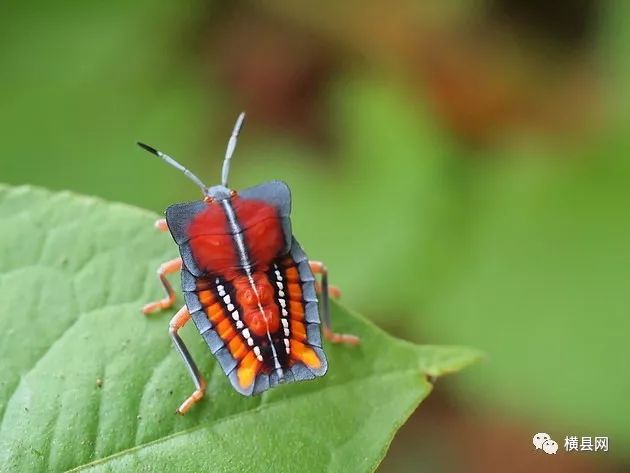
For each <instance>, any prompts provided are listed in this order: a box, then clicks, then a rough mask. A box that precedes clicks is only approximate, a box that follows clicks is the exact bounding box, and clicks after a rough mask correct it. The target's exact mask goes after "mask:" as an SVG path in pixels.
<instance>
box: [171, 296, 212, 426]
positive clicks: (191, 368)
mask: <svg viewBox="0 0 630 473" xmlns="http://www.w3.org/2000/svg"><path fill="white" fill-rule="evenodd" d="M189 320H190V312H188V308H187V307H186V306H183V307H182V308H181V309H179V310H178V311H177V313H176V314H175V315H174V316H173V318H172V319H171V322H170V324H169V328H168V333H169V334H170V335H171V339H172V340H173V343H174V344H175V348H177V351H178V352H179V354H180V355H181V356H182V359H183V360H184V364H185V365H186V368H188V372H189V373H190V376H191V378H192V380H193V383H194V384H195V390H194V391H193V393H192V394H191V395H190V396H188V398H187V399H186V400H185V401H184V402H183V403H182V405H181V406H179V407H178V408H177V413H178V414H180V415H184V414H186V412H188V409H190V408H191V407H192V406H193V404H195V403H196V402H197V401H199V400H200V399H201V398H202V397H203V395H204V392H205V390H206V382H205V381H204V379H203V377H202V376H201V373H199V369H198V368H197V365H196V364H195V361H194V360H193V359H192V356H190V352H189V351H188V348H186V345H185V344H184V342H183V341H182V339H181V338H180V337H179V334H178V331H179V329H180V328H182V327H183V326H184V325H186V323H187V322H188V321H189Z"/></svg>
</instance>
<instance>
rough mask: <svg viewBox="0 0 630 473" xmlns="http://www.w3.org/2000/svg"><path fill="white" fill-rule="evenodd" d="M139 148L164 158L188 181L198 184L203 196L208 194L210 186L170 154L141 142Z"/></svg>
mask: <svg viewBox="0 0 630 473" xmlns="http://www.w3.org/2000/svg"><path fill="white" fill-rule="evenodd" d="M138 146H140V147H141V148H143V149H145V150H147V151H148V152H149V153H152V154H154V155H156V156H157V157H159V158H162V159H163V160H164V161H166V163H168V164H170V165H171V166H173V167H174V168H175V169H179V170H180V171H181V172H183V173H184V174H185V175H186V177H187V178H188V179H190V180H191V181H193V182H194V183H195V184H197V186H198V187H199V188H200V189H201V192H203V195H206V194H207V192H208V186H206V185H205V184H204V183H203V182H201V179H199V178H198V177H197V176H195V175H194V174H193V173H192V171H190V170H189V169H188V168H185V167H184V166H182V165H181V164H179V163H178V162H177V161H175V160H174V159H173V158H171V157H170V156H169V155H168V154H164V153H162V152H161V151H160V150H157V149H155V148H153V147H152V146H149V145H145V144H144V143H140V142H139V141H138Z"/></svg>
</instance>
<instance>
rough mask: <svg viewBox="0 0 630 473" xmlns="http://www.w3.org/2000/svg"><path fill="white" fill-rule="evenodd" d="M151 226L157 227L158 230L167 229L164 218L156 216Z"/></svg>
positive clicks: (163, 230)
mask: <svg viewBox="0 0 630 473" xmlns="http://www.w3.org/2000/svg"><path fill="white" fill-rule="evenodd" d="M153 226H154V227H155V228H157V229H158V231H160V232H165V231H167V230H168V225H167V224H166V219H165V218H158V219H157V220H156V221H155V223H154V224H153Z"/></svg>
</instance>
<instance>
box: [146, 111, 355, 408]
mask: <svg viewBox="0 0 630 473" xmlns="http://www.w3.org/2000/svg"><path fill="white" fill-rule="evenodd" d="M244 119H245V115H244V113H241V114H240V115H239V117H238V119H237V121H236V124H235V125H234V130H233V131H232V135H231V136H230V139H229V141H228V145H227V150H226V152H225V158H224V160H223V168H222V175H221V184H220V185H215V186H212V187H207V186H206V185H205V184H204V183H203V182H202V181H201V180H200V179H199V178H198V177H197V176H195V175H194V174H193V173H192V172H191V171H189V170H188V169H186V168H185V167H184V166H182V165H181V164H179V163H178V162H177V161H175V160H174V159H173V158H171V157H170V156H168V155H166V154H164V153H162V152H161V151H158V150H156V149H155V148H152V147H151V146H148V145H145V144H143V143H138V145H140V146H141V147H142V148H144V149H145V150H147V151H149V152H151V153H153V154H154V155H156V156H158V157H160V158H161V159H163V160H164V161H166V162H167V163H168V164H170V165H171V166H173V167H175V168H177V169H179V170H180V171H182V172H183V173H184V174H185V175H186V176H187V177H188V178H189V179H190V180H192V181H193V182H194V183H195V184H196V185H197V186H198V187H199V188H200V189H201V191H202V193H203V198H202V199H201V200H198V201H195V202H189V203H181V204H174V205H171V206H170V207H168V208H167V209H166V218H165V219H160V220H158V221H157V222H155V226H156V228H157V229H158V230H160V231H167V230H168V231H170V233H171V236H172V237H173V239H174V240H175V242H176V243H177V245H178V246H179V253H180V256H179V257H178V258H175V259H172V260H170V261H167V262H165V263H163V264H162V265H161V266H160V267H159V269H158V277H159V279H160V281H161V283H162V285H163V286H164V290H165V291H166V297H165V298H164V299H161V300H158V301H155V302H151V303H149V304H146V305H145V306H144V307H143V308H142V312H143V313H144V314H150V313H152V312H155V311H158V310H163V309H168V308H170V307H171V306H172V305H173V304H174V303H175V292H174V291H173V288H172V286H171V284H170V283H169V281H168V279H167V275H168V274H171V273H174V272H177V271H181V281H182V291H183V294H184V300H185V305H184V306H183V307H182V308H181V309H179V311H177V313H176V314H175V316H174V317H173V318H172V319H171V321H170V324H169V333H170V336H171V338H172V340H173V343H174V345H175V347H176V349H177V351H178V352H179V354H180V355H181V357H182V359H183V361H184V363H185V365H186V367H187V368H188V371H189V373H190V375H191V377H192V380H193V383H194V385H195V390H194V391H193V393H192V394H191V395H190V396H189V397H188V398H187V399H186V400H185V401H184V402H183V403H182V404H181V406H180V407H179V408H178V409H177V412H178V413H179V414H182V415H183V414H185V413H186V412H187V411H188V410H189V409H190V408H191V407H192V406H193V405H194V404H195V403H196V402H198V401H199V400H200V399H201V398H202V397H203V396H204V392H205V388H206V383H205V381H204V379H203V377H202V375H201V373H200V372H199V369H198V368H197V365H196V364H195V361H194V360H193V358H192V357H191V355H190V352H189V351H188V349H187V348H186V345H185V344H184V342H183V341H182V339H181V338H180V336H179V334H178V332H179V330H180V329H181V328H182V327H183V326H184V325H185V324H187V323H188V322H189V321H190V320H191V319H192V320H193V322H194V324H195V325H196V326H197V329H198V330H199V333H200V334H201V336H202V337H203V338H204V340H205V341H206V343H207V345H208V347H209V348H210V351H211V352H212V354H213V355H214V356H215V358H216V359H217V361H218V362H219V364H220V366H221V368H222V369H223V371H224V372H225V374H226V376H227V377H228V378H229V380H230V382H231V384H232V387H233V388H234V389H235V390H236V391H238V392H239V393H241V394H243V395H245V396H251V395H253V394H258V393H261V392H263V391H266V390H267V389H269V388H272V387H275V386H277V385H278V384H280V383H284V382H293V381H301V380H308V379H313V378H316V377H319V376H323V375H324V374H325V373H326V370H327V367H328V363H327V360H326V355H325V353H324V350H323V347H322V341H321V331H320V313H319V306H320V299H321V315H322V322H323V334H324V336H325V338H326V339H328V340H329V341H331V342H335V343H337V342H344V343H349V344H356V343H358V342H359V339H358V338H357V337H356V336H354V335H348V334H340V333H335V332H333V331H332V329H331V325H330V313H329V305H328V296H329V291H330V294H331V295H336V294H337V295H338V290H336V289H335V288H333V287H332V286H331V287H329V286H328V272H327V270H326V266H325V265H324V264H323V263H321V262H316V261H309V260H308V258H307V256H306V254H305V253H304V251H303V250H302V248H301V247H300V244H299V243H298V242H297V240H296V239H295V237H294V236H293V233H292V231H291V220H290V212H291V193H290V190H289V187H288V186H287V184H285V183H284V182H281V181H271V182H267V183H264V184H261V185H258V186H255V187H250V188H247V189H244V190H241V191H238V192H237V191H235V190H233V189H230V188H229V187H228V174H229V170H230V160H231V159H232V155H233V153H234V149H235V147H236V142H237V138H238V135H239V133H240V130H241V128H242V126H243V122H244ZM315 274H317V275H320V279H321V282H320V281H317V280H316V278H315Z"/></svg>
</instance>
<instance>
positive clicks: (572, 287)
mask: <svg viewBox="0 0 630 473" xmlns="http://www.w3.org/2000/svg"><path fill="white" fill-rule="evenodd" d="M241 110H246V111H247V112H248V122H247V125H246V127H245V129H244V132H243V134H242V135H241V140H240V142H239V145H238V148H237V151H236V156H235V158H234V161H233V167H232V172H231V185H232V186H233V187H235V188H237V189H238V188H242V187H246V186H250V185H254V184H256V183H259V182H261V181H264V180H269V179H276V178H279V179H283V180H286V181H287V182H288V183H289V184H290V185H291V187H292V189H293V195H294V210H293V212H294V217H293V220H294V231H295V233H296V235H297V236H298V238H299V239H300V241H301V242H302V244H303V245H304V246H305V248H306V249H307V250H308V252H309V254H310V255H311V257H313V258H315V259H321V260H324V261H326V262H327V265H328V267H329V270H330V273H331V277H332V279H333V281H334V283H335V284H337V285H339V286H340V287H342V288H343V290H344V302H345V303H346V304H347V305H349V306H351V307H353V308H355V309H357V310H359V311H361V312H363V313H364V314H366V315H368V316H369V317H371V318H372V319H373V320H375V321H376V322H377V323H378V324H379V325H381V326H382V327H384V328H386V329H387V330H389V331H390V332H392V333H394V334H397V335H398V336H402V337H404V338H407V339H409V340H413V341H415V342H419V343H446V344H465V345H470V346H474V347H478V348H480V349H482V350H484V351H485V352H486V353H487V354H488V358H487V360H486V362H485V363H483V364H482V365H481V366H477V367H476V368H474V369H471V370H469V371H468V372H467V373H466V374H465V375H462V376H459V375H458V376H457V377H454V378H453V379H449V380H447V381H446V382H445V383H443V384H442V383H440V384H439V385H438V386H437V389H436V392H435V394H434V395H433V396H432V398H431V399H430V401H429V402H428V403H427V404H426V406H423V409H420V411H419V412H418V413H417V414H416V415H414V416H413V417H412V418H411V420H410V421H409V422H408V424H407V425H406V426H405V427H404V428H403V430H402V431H401V432H400V434H399V435H398V436H397V437H396V439H395V440H394V442H393V444H392V448H391V450H390V453H389V454H388V456H387V458H386V460H385V462H384V463H383V464H382V465H381V467H380V468H381V471H392V472H402V471H471V472H486V471H604V472H606V471H630V414H629V412H630V411H629V410H628V400H629V399H630V377H629V375H628V372H629V365H630V352H629V350H628V348H627V346H628V342H627V340H628V337H629V336H630V317H629V314H628V309H629V307H630V212H629V207H630V205H629V202H630V160H629V159H628V157H629V152H630V128H629V125H628V124H629V123H630V122H629V120H628V118H630V117H629V115H630V113H629V111H630V3H628V2H622V1H621V0H618V1H616V2H613V1H607V2H605V1H595V0H580V1H568V0H563V1H556V2H544V1H540V0H537V1H519V0H492V1H491V0H488V1H474V2H462V1H454V2H438V1H427V2H405V1H400V2H396V3H394V4H392V3H391V2H384V1H378V0H377V1H368V2H358V1H356V0H351V1H347V2H343V3H341V4H338V3H337V2H323V3H306V2H304V3H302V2H288V1H286V0H267V1H264V2H248V1H237V2H201V1H193V2H187V3H182V2H169V1H166V0H160V1H151V2H149V1H146V0H141V1H137V2H122V1H113V2H96V1H85V2H69V1H66V2H42V1H37V2H28V3H26V2H23V3H17V2H13V3H11V4H4V5H3V7H2V14H1V15H0V130H1V131H0V137H1V138H0V144H1V147H2V155H1V157H0V180H1V181H4V182H8V183H11V184H23V183H30V184H36V185H40V186H45V187H48V188H52V189H71V190H74V191H77V192H81V193H86V194H93V195H97V196H101V197H103V198H105V199H108V200H114V201H123V202H128V203H130V204H134V205H138V206H141V207H145V208H148V209H152V210H154V211H156V212H162V211H163V209H164V208H165V207H166V206H168V205H169V204H171V203H173V202H181V201H186V200H192V199H196V198H198V197H199V196H198V191H197V189H196V188H195V187H194V186H193V185H192V184H191V183H190V182H189V181H187V180H186V179H185V178H184V177H183V176H181V175H180V174H178V173H177V172H176V171H174V170H173V169H171V168H170V167H168V166H166V165H164V164H163V163H161V162H160V161H159V160H157V159H155V158H153V157H151V156H150V155H148V154H147V153H144V152H142V151H141V150H140V149H138V148H137V147H136V146H135V144H134V143H135V141H137V140H142V141H145V142H147V143H150V144H152V145H154V146H156V147H158V148H160V149H162V150H163V151H165V152H167V153H169V154H171V155H172V156H174V157H176V158H177V159H179V160H180V161H181V162H182V163H184V164H185V165H187V166H188V167H190V168H191V169H192V170H194V171H195V172H196V173H197V174H198V175H200V176H201V177H202V179H204V180H205V181H206V182H207V183H216V182H218V180H219V175H220V167H221V159H222V156H223V152H224V149H225V145H226V143H227V138H228V136H229V133H230V131H231V127H232V124H233V121H234V119H235V118H236V115H237V113H238V112H239V111H241ZM0 233H1V232H0ZM0 238H1V236H0ZM174 251H175V250H174ZM395 389H396V386H392V390H395ZM541 431H542V432H547V433H549V434H550V435H551V436H552V437H553V438H554V439H555V440H556V441H558V443H559V444H560V446H561V450H560V451H559V452H558V455H556V456H546V455H544V454H541V453H540V452H535V451H534V450H533V446H532V444H531V437H532V435H533V434H534V433H536V432H541ZM569 435H577V436H608V437H609V439H610V451H609V452H608V453H601V452H598V453H589V452H578V453H571V454H569V453H566V452H564V450H563V449H562V447H563V442H564V437H565V436H569Z"/></svg>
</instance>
